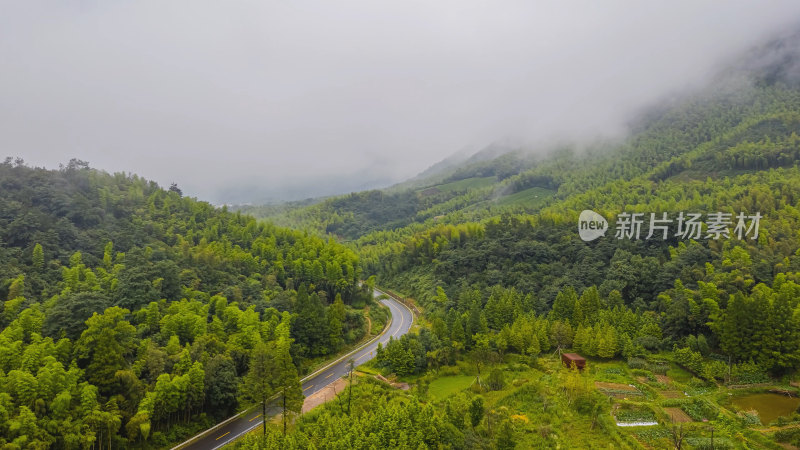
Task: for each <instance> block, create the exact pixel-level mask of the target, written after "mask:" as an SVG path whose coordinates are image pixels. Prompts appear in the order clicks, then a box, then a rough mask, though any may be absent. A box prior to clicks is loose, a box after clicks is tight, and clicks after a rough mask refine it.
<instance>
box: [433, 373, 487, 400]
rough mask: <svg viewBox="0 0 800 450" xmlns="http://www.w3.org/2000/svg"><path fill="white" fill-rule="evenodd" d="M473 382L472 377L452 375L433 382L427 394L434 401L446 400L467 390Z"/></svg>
mask: <svg viewBox="0 0 800 450" xmlns="http://www.w3.org/2000/svg"><path fill="white" fill-rule="evenodd" d="M473 381H475V376H474V375H452V376H447V377H441V378H437V379H435V380H433V381H432V382H431V385H430V386H429V387H428V389H429V390H428V393H429V394H430V396H431V397H432V398H433V399H435V400H441V399H444V398H447V397H449V396H451V395H453V394H455V393H456V392H459V391H462V390H464V389H466V388H468V387H469V386H470V385H471V384H472V382H473Z"/></svg>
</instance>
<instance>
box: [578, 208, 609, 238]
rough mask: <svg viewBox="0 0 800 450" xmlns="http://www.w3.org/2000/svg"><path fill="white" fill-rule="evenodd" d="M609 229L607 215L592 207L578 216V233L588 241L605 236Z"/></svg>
mask: <svg viewBox="0 0 800 450" xmlns="http://www.w3.org/2000/svg"><path fill="white" fill-rule="evenodd" d="M606 231H608V221H607V220H606V219H605V217H603V216H601V215H600V214H597V213H596V212H594V211H592V210H590V209H584V210H583V211H582V212H581V215H580V217H578V234H580V235H581V239H583V240H584V241H586V242H589V241H593V240H595V239H597V238H599V237H601V236H605V234H606Z"/></svg>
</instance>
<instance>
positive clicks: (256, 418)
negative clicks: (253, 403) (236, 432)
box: [248, 414, 261, 422]
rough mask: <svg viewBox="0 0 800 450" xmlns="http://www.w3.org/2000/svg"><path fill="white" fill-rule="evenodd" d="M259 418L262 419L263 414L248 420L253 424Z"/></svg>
mask: <svg viewBox="0 0 800 450" xmlns="http://www.w3.org/2000/svg"><path fill="white" fill-rule="evenodd" d="M259 417H261V414H259V415H257V416H255V417H253V418H252V419H250V420H248V422H252V421H254V420H256V419H258V418H259Z"/></svg>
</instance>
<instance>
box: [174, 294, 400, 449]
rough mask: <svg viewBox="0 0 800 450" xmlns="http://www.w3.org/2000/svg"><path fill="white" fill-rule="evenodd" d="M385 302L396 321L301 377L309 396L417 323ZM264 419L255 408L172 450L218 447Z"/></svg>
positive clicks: (395, 304) (396, 304) (392, 302)
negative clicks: (381, 331)
mask: <svg viewBox="0 0 800 450" xmlns="http://www.w3.org/2000/svg"><path fill="white" fill-rule="evenodd" d="M382 294H383V292H381V291H379V290H377V289H376V290H375V291H374V294H373V295H374V296H375V297H378V296H380V295H382ZM381 303H383V304H384V305H386V306H387V307H389V310H390V311H391V318H392V321H391V323H390V324H389V326H388V328H387V329H386V330H385V331H384V332H383V333H382V334H381V335H380V336H378V337H376V338H373V339H372V340H371V341H369V342H367V343H366V344H364V345H363V346H361V347H359V348H357V349H355V350H353V351H352V352H350V353H348V354H347V355H345V356H342V357H341V358H339V359H337V360H336V361H334V362H332V363H330V364H328V365H327V366H325V367H323V368H322V369H320V370H317V371H316V372H314V373H312V374H310V375H308V376H306V377H305V378H303V379H302V380H300V382H301V383H302V386H303V393H304V394H305V395H306V397H308V396H309V395H311V394H313V393H315V392H317V391H319V390H321V389H323V388H324V387H325V386H327V385H329V384H330V383H333V382H334V381H336V379H338V378H339V377H342V376H344V375H347V373H348V370H349V364H348V361H350V359H352V360H353V361H355V365H356V366H359V365H361V364H364V363H365V362H367V361H369V360H370V359H372V358H374V357H375V350H376V349H377V348H378V343H382V344H383V345H386V343H387V342H388V341H389V338H392V337H393V338H395V339H397V338H399V337H400V336H402V335H404V334H406V333H408V330H409V329H410V328H411V324H412V323H413V322H414V315H413V313H412V312H411V310H410V309H408V307H407V306H405V305H404V304H402V303H400V302H398V301H397V300H394V299H392V298H387V299H384V300H381ZM267 412H268V415H274V414H277V413H278V412H279V410H278V409H277V408H271V409H268V410H267ZM263 421H264V418H263V417H262V414H261V408H255V409H251V410H249V411H248V412H247V413H244V414H238V415H236V416H234V417H231V418H230V419H228V420H226V421H224V422H222V423H220V424H217V425H215V426H214V427H212V428H210V429H208V430H206V431H204V432H202V433H200V434H198V435H196V436H194V437H193V438H191V439H189V440H188V441H186V442H184V443H182V444H179V445H177V446H175V447H173V449H172V450H177V449H192V450H215V449H218V448H221V447H223V446H225V445H227V444H230V443H231V442H233V441H235V440H236V439H238V438H240V437H242V436H243V435H244V434H245V433H247V432H248V431H250V430H252V429H254V428H256V427H258V426H260V425H261V423H262V422H263Z"/></svg>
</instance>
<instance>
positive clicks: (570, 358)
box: [561, 353, 586, 370]
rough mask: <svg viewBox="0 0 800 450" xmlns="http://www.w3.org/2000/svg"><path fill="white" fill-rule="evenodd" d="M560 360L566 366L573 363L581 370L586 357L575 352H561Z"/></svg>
mask: <svg viewBox="0 0 800 450" xmlns="http://www.w3.org/2000/svg"><path fill="white" fill-rule="evenodd" d="M561 362H563V363H564V365H566V366H567V367H572V365H573V364H575V367H576V368H577V369H578V370H583V368H584V367H586V358H584V357H583V356H581V355H579V354H577V353H562V354H561Z"/></svg>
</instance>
